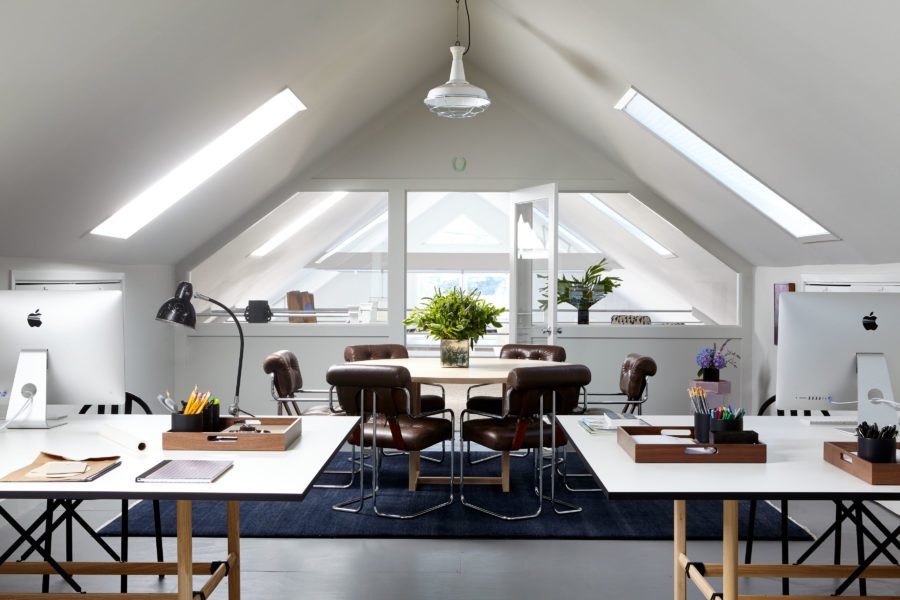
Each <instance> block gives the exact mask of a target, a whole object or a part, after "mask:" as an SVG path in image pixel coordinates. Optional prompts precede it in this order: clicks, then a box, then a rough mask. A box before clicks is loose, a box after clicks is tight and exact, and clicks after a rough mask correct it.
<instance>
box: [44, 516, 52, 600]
mask: <svg viewBox="0 0 900 600" xmlns="http://www.w3.org/2000/svg"><path fill="white" fill-rule="evenodd" d="M44 518H45V524H44V527H45V528H46V531H45V533H44V552H46V553H47V554H48V555H50V554H51V550H52V547H51V546H52V540H53V503H52V501H51V500H47V509H46V516H45V517H44ZM49 592H50V576H49V575H42V576H41V593H42V594H47V593H49Z"/></svg>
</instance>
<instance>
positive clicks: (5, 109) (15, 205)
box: [0, 0, 900, 265]
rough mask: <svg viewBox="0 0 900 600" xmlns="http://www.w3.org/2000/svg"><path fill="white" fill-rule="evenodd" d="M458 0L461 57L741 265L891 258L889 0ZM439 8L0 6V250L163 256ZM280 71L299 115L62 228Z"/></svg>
mask: <svg viewBox="0 0 900 600" xmlns="http://www.w3.org/2000/svg"><path fill="white" fill-rule="evenodd" d="M469 4H470V8H471V11H472V19H473V20H472V23H473V34H474V35H473V37H474V40H473V49H472V52H471V53H470V54H469V56H467V57H466V64H467V66H469V65H471V68H472V69H473V71H474V72H476V73H477V72H483V73H485V74H486V75H487V76H488V79H493V80H495V81H497V82H499V83H500V84H501V85H502V86H503V87H504V88H505V89H507V90H509V91H511V92H513V93H515V94H516V95H517V96H520V97H521V98H522V99H523V101H525V102H527V103H529V104H530V105H531V106H534V107H536V108H537V109H539V110H541V111H543V112H544V113H546V115H547V116H548V117H549V118H550V119H551V120H552V122H554V123H555V124H556V125H557V126H558V127H560V129H561V130H564V131H566V132H567V134H574V135H577V136H580V137H581V138H582V139H583V140H584V141H585V142H587V143H589V144H591V145H592V146H594V147H596V148H598V149H599V150H600V151H602V152H603V153H605V154H606V155H607V156H608V157H609V159H610V160H611V161H612V162H613V163H615V164H617V165H618V166H619V167H620V168H622V169H624V170H625V171H627V172H628V173H630V174H632V175H633V176H635V177H636V178H637V179H639V180H642V181H644V182H645V183H646V184H647V185H649V186H650V187H651V188H652V189H653V190H654V191H655V192H656V193H657V194H658V195H659V196H661V197H663V198H665V199H666V200H668V201H669V202H670V203H671V204H672V205H674V206H676V207H677V208H679V209H680V210H681V211H683V212H684V213H685V214H687V215H689V216H690V217H691V218H692V219H694V220H695V221H696V222H697V223H698V224H700V225H701V226H702V227H703V228H705V229H706V230H707V231H709V232H710V233H711V234H712V235H714V236H716V237H718V238H719V239H720V240H721V241H722V242H723V243H725V244H726V245H728V246H730V247H731V248H733V249H734V250H736V251H737V252H738V253H739V254H741V255H742V256H744V257H745V258H746V259H748V260H749V261H750V262H751V263H753V264H757V265H792V264H812V263H851V262H852V263H875V262H895V261H900V246H898V245H897V244H896V243H894V241H893V240H894V223H895V222H897V221H898V218H900V203H897V202H896V201H895V200H894V196H895V194H896V190H897V189H900V169H897V168H896V167H895V165H894V162H896V155H897V146H898V144H897V142H898V141H900V119H898V118H897V117H898V113H900V71H898V70H897V68H896V58H897V56H898V55H900V52H898V51H900V37H898V36H897V35H896V25H895V24H896V23H897V22H900V3H897V2H894V1H892V0H868V1H867V2H865V3H856V2H846V1H843V0H792V1H790V2H777V1H774V0H771V1H763V0H757V1H749V0H729V1H728V2H721V1H718V0H681V1H679V2H671V1H670V0H641V1H639V2H635V1H634V0H565V1H559V2H547V1H546V0H472V1H470V3H469ZM454 10H455V4H454V3H453V2H452V1H451V0H427V1H422V0H383V1H382V2H366V1H364V0H327V1H326V0H315V1H311V0H308V1H300V0H266V1H260V2H252V1H249V0H195V1H192V2H184V1H183V0H154V1H153V2H137V1H135V2H122V1H117V0H80V1H79V2H58V1H48V0H7V1H6V2H2V3H0V56H3V57H4V58H3V60H2V61H0V214H2V218H0V256H32V257H37V258H40V257H47V258H61V257H66V258H72V259H79V260H96V261H107V262H124V263H174V262H177V261H178V260H180V259H182V258H183V257H185V256H187V255H189V254H190V253H191V252H192V251H194V250H195V249H196V248H198V247H200V246H201V245H202V244H203V243H204V242H205V241H207V240H209V239H210V238H211V237H212V236H214V235H215V234H216V232H219V231H222V230H223V229H226V228H228V226H229V225H230V224H232V223H234V222H235V221H236V220H238V219H239V218H240V217H241V215H245V214H246V213H247V212H248V211H249V210H250V209H251V208H252V207H253V206H255V205H257V204H258V203H260V202H262V201H263V200H264V199H266V198H267V197H268V196H269V195H270V194H271V193H272V192H273V190H275V189H277V188H278V187H279V185H280V184H282V183H283V182H285V181H286V180H288V179H289V178H291V177H296V176H297V175H298V174H299V173H302V172H304V171H305V170H306V169H307V167H309V166H310V165H311V164H313V163H314V161H316V160H317V159H319V158H321V157H322V156H324V155H325V154H326V153H328V152H329V151H330V150H332V149H333V148H334V147H336V146H337V145H338V144H339V143H340V142H341V141H342V140H348V139H352V137H353V135H354V132H356V131H358V130H361V129H362V128H363V127H364V126H365V125H366V124H367V123H370V122H371V121H372V119H374V118H378V115H380V114H382V113H383V111H384V110H385V109H386V108H387V107H388V106H390V105H391V104H392V102H393V101H394V100H396V99H397V98H398V97H399V98H402V97H403V96H404V94H405V93H407V91H411V92H410V93H413V92H414V93H415V94H417V95H418V93H419V88H421V87H422V82H425V81H426V80H428V81H430V79H429V78H432V77H433V75H434V73H437V72H441V73H444V72H446V69H447V66H448V62H449V61H448V53H447V45H448V43H449V42H450V41H452V40H453V39H454V35H455V34H454V30H453V17H454ZM473 81H475V80H474V78H473ZM434 83H435V84H436V83H440V81H435V82H434ZM476 83H477V82H476ZM629 85H634V86H635V87H637V88H638V89H640V90H641V91H642V92H643V93H644V94H646V95H647V96H648V97H650V98H651V99H653V100H654V101H656V102H657V103H659V104H660V105H662V106H663V107H664V108H665V109H666V110H668V111H669V112H670V113H672V114H673V115H675V116H676V117H677V118H678V119H680V120H681V121H683V122H684V123H685V124H687V125H688V126H689V127H691V128H692V129H693V130H695V131H696V132H697V133H699V134H700V135H701V136H703V137H704V138H705V139H707V140H708V141H709V142H710V143H712V144H713V145H714V146H716V147H718V148H719V149H720V150H721V151H723V152H724V153H725V154H727V155H728V156H730V157H731V158H733V159H734V160H736V161H737V162H738V163H740V164H741V165H742V166H744V167H745V168H746V169H747V170H748V171H750V172H751V173H754V174H755V175H757V176H758V177H759V178H760V179H762V180H763V181H764V182H766V183H767V184H768V185H769V186H771V187H772V188H773V189H775V190H776V191H778V192H779V193H781V194H782V195H783V196H785V197H786V198H787V199H789V200H790V201H791V202H793V203H794V204H796V205H797V206H799V207H800V208H801V209H802V210H804V211H805V212H807V213H809V214H810V215H811V216H812V217H813V218H814V219H816V220H817V221H819V222H820V223H822V224H823V225H824V226H825V227H827V228H829V229H831V230H832V231H833V232H834V233H835V234H837V235H838V236H839V237H841V238H842V241H840V242H834V243H822V244H813V245H805V246H804V245H801V244H798V243H797V242H796V241H794V240H793V239H792V238H790V237H789V236H788V235H787V234H785V233H784V232H783V231H782V230H781V229H780V228H779V227H777V226H776V225H774V224H772V223H771V222H769V221H768V220H767V219H766V218H765V217H763V216H761V215H759V214H758V213H757V212H756V211H754V210H753V209H751V208H749V207H747V206H746V205H744V204H743V203H742V202H741V201H740V200H739V199H737V198H736V197H735V196H734V195H732V194H731V192H729V191H727V190H726V189H724V188H723V187H721V186H720V185H719V184H717V183H715V182H714V181H713V180H711V179H710V178H709V177H708V176H706V175H705V174H703V173H701V172H700V171H699V170H698V169H697V168H696V167H694V166H693V165H691V164H690V163H688V162H686V161H685V160H684V159H682V158H681V157H680V156H678V155H676V154H675V153H674V152H673V151H672V150H670V149H669V148H668V147H666V146H665V145H664V144H663V143H661V142H659V141H658V140H657V139H655V138H654V137H653V136H652V135H651V134H650V133H649V132H647V131H645V130H643V129H642V128H641V127H640V126H639V125H637V124H636V123H634V122H632V121H631V120H630V119H629V118H628V117H627V116H625V115H624V114H622V113H619V112H617V111H615V110H613V108H612V106H613V104H614V103H615V102H616V100H617V99H618V98H619V97H620V96H621V95H622V93H624V91H625V90H626V89H627V88H628V86H629ZM285 86H290V87H291V88H292V89H293V90H294V91H295V92H296V93H297V95H298V96H299V97H300V98H301V99H302V100H303V102H304V103H305V104H306V105H307V106H308V107H309V110H308V111H306V112H305V113H302V114H300V115H298V116H296V117H294V118H293V119H292V120H291V121H289V122H288V123H287V124H286V125H284V126H283V127H281V128H280V129H279V130H277V131H276V132H274V133H273V134H271V135H270V136H269V137H268V138H266V139H264V140H263V141H262V142H260V143H259V144H258V146H257V147H255V148H254V149H252V150H251V151H250V152H248V153H246V154H245V155H244V156H242V157H240V158H238V159H237V160H236V161H235V162H234V163H232V164H231V165H230V166H228V167H227V168H226V169H224V170H223V171H222V172H220V173H219V174H217V175H215V176H214V177H213V178H212V179H210V180H209V181H207V182H206V183H205V184H203V185H202V186H201V187H200V188H198V189H197V190H195V191H194V192H192V193H191V194H190V195H189V196H188V197H187V198H186V199H185V200H183V201H182V202H180V203H179V204H178V205H176V206H175V207H173V208H172V209H170V210H169V211H167V212H166V213H165V214H164V215H162V216H161V217H160V218H158V219H157V220H156V221H154V222H153V223H152V224H150V225H149V226H148V227H146V228H145V229H143V230H142V231H140V232H138V233H137V234H136V235H135V236H134V237H133V238H132V239H130V240H127V241H119V240H106V239H97V238H94V237H92V236H87V237H85V236H84V234H85V232H87V231H88V230H90V229H91V228H92V227H93V226H95V225H96V224H98V223H99V222H100V221H102V220H103V219H104V218H106V217H107V216H109V215H110V214H112V212H114V211H115V210H116V209H117V208H119V207H120V206H122V205H123V204H124V203H125V202H127V201H128V200H129V199H131V198H132V197H134V196H135V195H136V194H138V193H139V192H141V191H143V189H145V188H146V187H147V186H148V185H149V184H150V183H152V182H153V181H155V180H156V179H157V178H158V177H160V176H161V175H163V174H164V173H166V172H167V171H168V170H169V169H171V168H172V167H173V166H175V165H176V164H178V163H179V162H180V161H181V160H182V159H183V158H185V157H187V156H189V155H190V154H191V153H192V152H194V151H195V150H196V149H198V148H199V147H200V146H201V145H203V144H204V143H206V142H207V141H209V140H210V139H212V138H213V137H215V136H216V135H218V134H219V133H221V132H222V131H223V130H224V129H226V128H227V127H229V126H230V125H231V124H233V123H234V122H235V121H236V120H238V119H239V118H241V117H242V116H244V115H245V114H247V113H248V112H249V111H250V110H252V109H253V108H255V107H256V106H258V105H259V104H260V103H262V102H263V101H264V100H265V99H267V98H269V97H270V96H272V95H273V94H274V93H276V92H277V91H279V90H280V89H282V88H283V87H285ZM488 91H489V92H490V90H488ZM499 108H500V106H498V107H495V108H494V109H492V110H496V109H499ZM423 110H424V109H423ZM476 121H477V120H476Z"/></svg>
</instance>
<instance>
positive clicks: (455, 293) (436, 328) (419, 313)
mask: <svg viewBox="0 0 900 600" xmlns="http://www.w3.org/2000/svg"><path fill="white" fill-rule="evenodd" d="M422 300H423V301H424V302H423V304H422V305H421V306H419V307H416V308H414V309H413V310H412V312H411V313H410V315H409V317H408V318H407V319H406V320H404V321H403V324H404V325H413V326H415V327H416V329H418V330H419V331H424V332H426V333H427V334H428V337H430V338H433V339H436V340H440V342H441V366H442V367H468V366H469V349H470V348H474V347H475V342H477V341H478V340H479V339H481V338H482V337H483V336H484V334H485V333H486V332H487V328H488V327H500V321H498V320H497V317H499V316H500V315H501V314H503V313H504V312H505V311H506V309H505V308H498V307H496V306H494V305H493V304H491V303H490V302H488V301H486V300H484V299H483V298H482V297H481V292H479V291H478V290H472V291H466V290H462V289H460V288H457V287H454V288H453V289H450V290H447V291H441V290H439V289H435V290H434V295H433V296H431V297H430V298H422Z"/></svg>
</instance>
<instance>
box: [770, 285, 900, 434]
mask: <svg viewBox="0 0 900 600" xmlns="http://www.w3.org/2000/svg"><path fill="white" fill-rule="evenodd" d="M780 298H781V300H780V304H779V311H778V314H779V319H778V350H777V352H778V363H777V372H776V377H775V379H776V384H775V406H776V408H778V409H781V410H810V411H822V410H828V411H833V410H856V411H857V418H858V420H859V421H860V422H862V421H868V422H869V423H872V422H877V423H878V424H879V425H881V426H884V425H890V424H896V423H897V407H898V406H900V405H898V404H897V403H896V402H895V396H894V391H893V390H894V385H898V386H900V294H891V293H839V292H838V293H825V292H813V293H804V292H799V293H794V294H781V297H780ZM898 389H900V388H898Z"/></svg>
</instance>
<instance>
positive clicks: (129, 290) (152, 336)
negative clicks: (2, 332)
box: [0, 257, 175, 411]
mask: <svg viewBox="0 0 900 600" xmlns="http://www.w3.org/2000/svg"><path fill="white" fill-rule="evenodd" d="M13 270H27V271H53V272H60V271H82V272H83V271H93V272H109V273H125V294H124V301H125V389H126V390H128V391H129V392H131V393H133V394H136V395H138V396H140V397H141V398H143V399H144V400H145V401H147V403H148V405H149V406H150V407H151V408H154V405H155V404H156V402H155V401H154V400H153V399H154V398H155V397H156V395H157V394H159V393H160V392H162V391H163V390H165V389H166V388H171V387H172V385H173V383H174V375H173V373H174V367H173V358H172V340H173V334H172V328H171V327H168V326H165V325H163V324H161V323H157V322H156V321H155V320H154V316H155V315H156V311H157V310H158V309H159V307H160V305H161V304H162V303H163V302H164V301H165V300H166V299H167V298H170V297H171V296H172V293H173V291H174V289H175V277H174V269H173V267H171V266H168V265H114V264H103V263H67V262H63V261H58V262H57V261H47V260H39V259H30V258H2V257H0V274H2V281H0V289H9V286H10V271H13ZM3 410H4V411H5V408H4V409H3Z"/></svg>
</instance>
